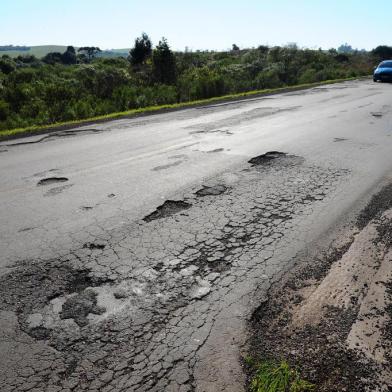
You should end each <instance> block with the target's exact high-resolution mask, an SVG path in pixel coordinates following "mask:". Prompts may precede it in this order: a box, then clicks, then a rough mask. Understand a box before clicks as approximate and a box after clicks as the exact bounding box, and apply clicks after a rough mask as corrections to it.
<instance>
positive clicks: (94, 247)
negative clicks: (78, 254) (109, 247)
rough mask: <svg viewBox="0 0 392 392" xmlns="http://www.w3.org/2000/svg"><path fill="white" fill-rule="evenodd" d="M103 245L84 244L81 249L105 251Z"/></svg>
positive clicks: (94, 243)
mask: <svg viewBox="0 0 392 392" xmlns="http://www.w3.org/2000/svg"><path fill="white" fill-rule="evenodd" d="M105 246H106V245H105V244H100V243H96V242H86V243H85V244H84V245H83V248H87V249H91V250H93V249H100V250H102V249H105Z"/></svg>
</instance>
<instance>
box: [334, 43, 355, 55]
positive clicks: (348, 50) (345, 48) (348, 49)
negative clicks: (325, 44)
mask: <svg viewBox="0 0 392 392" xmlns="http://www.w3.org/2000/svg"><path fill="white" fill-rule="evenodd" d="M338 52H339V53H352V52H354V49H353V47H352V46H351V45H349V44H348V43H347V42H346V43H345V44H343V45H340V46H339V47H338Z"/></svg>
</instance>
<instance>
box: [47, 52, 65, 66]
mask: <svg viewBox="0 0 392 392" xmlns="http://www.w3.org/2000/svg"><path fill="white" fill-rule="evenodd" d="M62 56H63V55H62V54H61V53H60V52H50V53H48V54H47V55H45V56H44V57H43V58H42V61H43V62H44V63H46V64H51V65H54V64H56V63H62V62H63V59H62Z"/></svg>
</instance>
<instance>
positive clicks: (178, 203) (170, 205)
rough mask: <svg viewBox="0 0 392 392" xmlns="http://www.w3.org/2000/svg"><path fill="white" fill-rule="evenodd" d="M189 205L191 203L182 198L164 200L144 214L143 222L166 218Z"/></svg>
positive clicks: (190, 205)
mask: <svg viewBox="0 0 392 392" xmlns="http://www.w3.org/2000/svg"><path fill="white" fill-rule="evenodd" d="M191 207H192V204H190V203H187V202H185V201H183V200H166V201H165V202H164V203H163V204H162V205H160V206H159V207H157V209H156V210H155V211H154V212H152V213H151V214H149V215H147V216H145V217H144V218H143V220H144V221H145V222H151V221H153V220H156V219H161V218H166V217H169V216H172V215H174V214H177V213H179V212H181V211H184V210H187V209H189V208H191Z"/></svg>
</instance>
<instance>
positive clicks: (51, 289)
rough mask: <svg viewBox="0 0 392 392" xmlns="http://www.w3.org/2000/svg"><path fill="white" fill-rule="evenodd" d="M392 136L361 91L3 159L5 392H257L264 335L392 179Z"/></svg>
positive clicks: (141, 125) (34, 140)
mask: <svg viewBox="0 0 392 392" xmlns="http://www.w3.org/2000/svg"><path fill="white" fill-rule="evenodd" d="M391 120H392V85H390V84H374V83H373V82H370V81H356V82H346V83H342V84H335V85H330V86H324V87H317V88H313V89H311V90H306V91H299V92H292V93H286V94H281V95H274V96H270V97H264V98H256V99H253V100H247V101H241V102H233V103H225V104H219V105H213V106H207V107H202V108H196V109H188V110H183V111H178V112H173V113H167V114H159V115H153V116H149V117H141V118H135V119H126V120H117V121H112V122H108V123H105V124H97V125H94V126H92V125H89V126H86V127H84V128H81V129H83V131H80V129H79V130H78V131H77V132H75V131H74V130H70V131H64V132H57V133H51V134H48V135H39V136H35V137H29V138H24V139H19V140H13V141H9V142H2V143H0V167H1V172H0V179H1V188H0V219H1V225H0V238H1V243H0V274H1V275H0V279H1V282H0V352H1V357H0V390H1V391H35V392H37V391H48V392H49V391H50V392H55V391H56V392H57V391H70V390H72V391H84V390H86V391H95V390H99V391H104V392H109V391H163V390H164V391H219V390H225V391H241V390H242V388H243V382H244V376H243V373H242V370H241V364H240V353H241V347H242V346H243V344H244V342H245V340H246V337H247V320H248V319H249V317H250V315H251V313H252V312H253V310H254V309H255V307H257V306H258V304H259V303H260V301H261V300H262V299H263V298H264V297H265V296H266V295H267V293H268V288H269V287H270V285H271V283H273V282H274V281H277V280H279V279H280V277H281V276H282V274H283V273H284V272H285V271H287V270H288V269H289V268H290V267H291V266H292V265H293V262H294V261H293V260H294V259H295V256H296V255H297V254H298V253H299V252H301V251H303V249H305V248H306V247H308V246H314V242H315V241H318V239H320V238H323V235H324V234H325V233H326V232H328V231H331V230H333V227H334V226H335V225H337V223H338V222H340V221H341V219H342V217H343V216H345V215H346V214H348V213H349V212H350V211H352V210H353V209H355V208H356V206H357V205H359V204H361V203H363V202H364V200H367V199H368V198H369V195H370V194H371V193H372V192H373V191H374V189H375V187H376V186H377V185H378V184H379V183H380V182H381V181H384V180H385V179H387V178H389V175H390V173H391V169H392V153H391V151H392V136H391V135H392V121H391ZM269 151H275V153H274V154H267V155H263V154H265V153H267V152H269ZM277 152H279V153H277ZM282 153H285V154H282ZM252 158H255V159H252ZM249 161H250V163H249Z"/></svg>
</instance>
